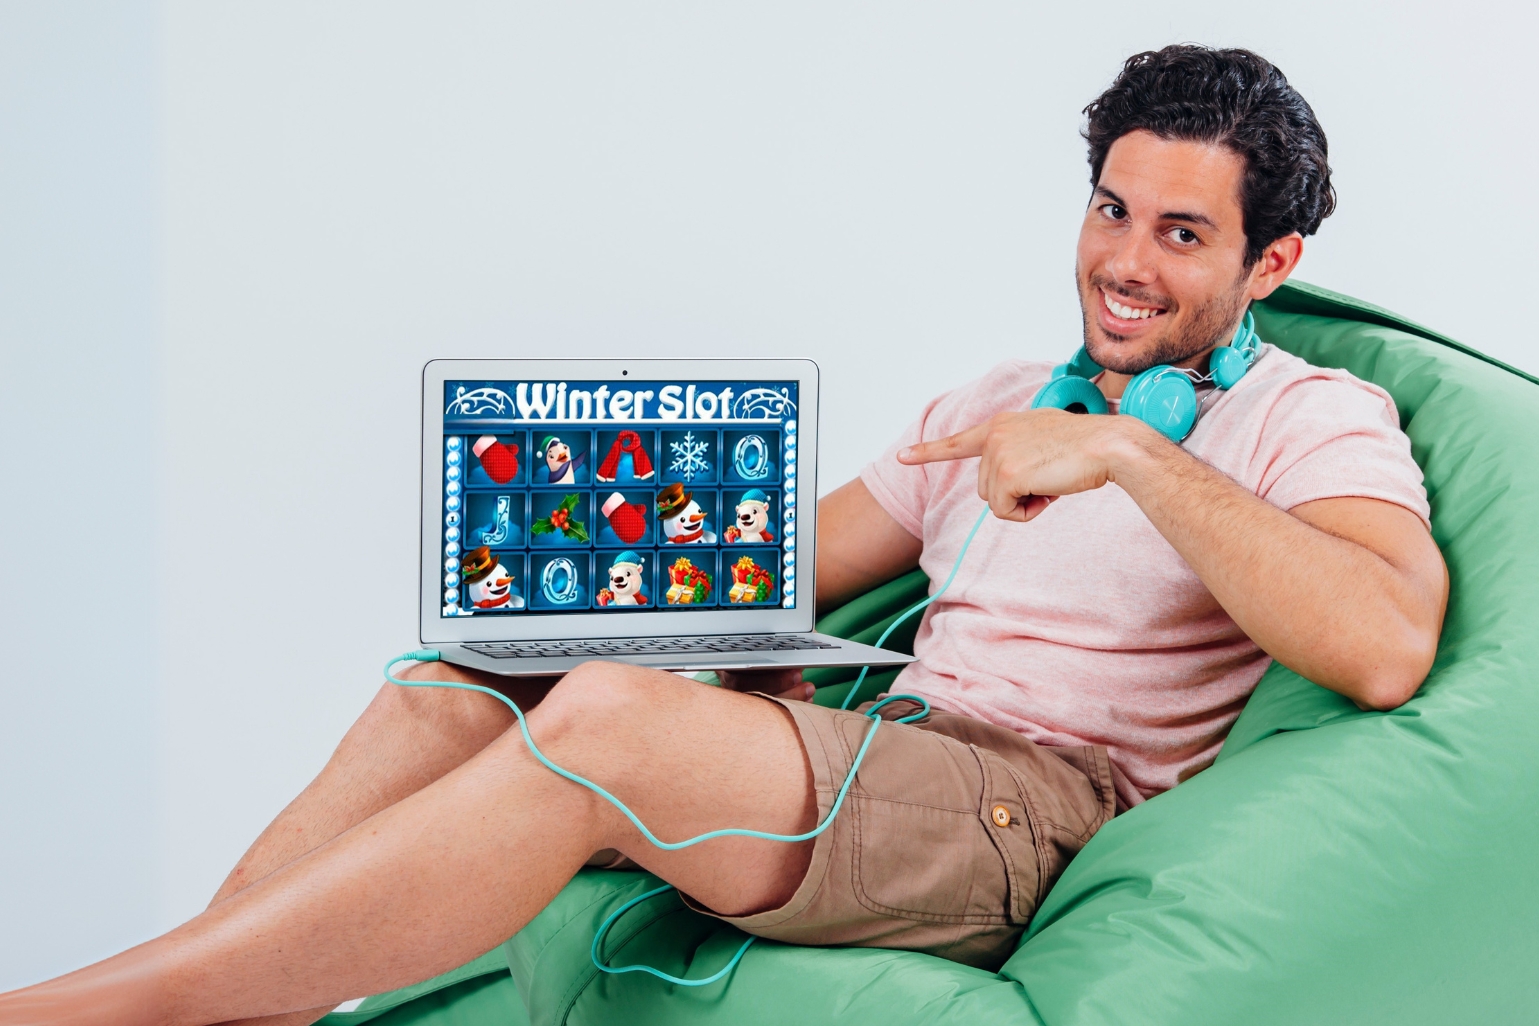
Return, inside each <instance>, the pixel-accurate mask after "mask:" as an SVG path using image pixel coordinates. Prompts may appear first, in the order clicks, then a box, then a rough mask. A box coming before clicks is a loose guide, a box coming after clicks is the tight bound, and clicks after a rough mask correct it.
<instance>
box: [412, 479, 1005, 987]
mask: <svg viewBox="0 0 1539 1026" xmlns="http://www.w3.org/2000/svg"><path fill="white" fill-rule="evenodd" d="M988 513H989V511H988V509H987V508H984V510H983V511H982V512H981V513H979V514H978V520H977V522H976V523H974V524H973V528H972V530H971V531H969V532H967V538H966V539H965V540H964V541H963V542H962V550H961V551H960V552H958V553H957V558H956V562H955V563H953V564H952V567H951V573H950V574H949V575H947V577H946V581H945V583H944V584H942V585H941V586H940V589H939V590H938V591H936V592H935V594H933V595H930V596H928V597H926V598H925V599H924V600H923V601H920V602H917V603H915V604H914V605H913V606H910V607H909V608H908V609H906V610H904V612H903V613H902V614H901V615H899V617H898V618H897V619H896V620H894V621H893V622H892V623H891V624H890V625H889V626H888V627H887V629H886V630H885V631H883V632H882V635H881V637H879V638H877V640H876V647H877V648H880V647H881V646H882V644H883V643H884V642H885V641H886V640H887V638H888V636H889V635H891V634H892V632H893V630H894V629H895V628H896V627H897V626H898V624H900V623H902V622H903V621H904V620H907V619H908V618H909V617H910V616H912V615H913V614H914V613H917V612H919V611H920V610H921V609H923V608H925V607H926V606H928V605H929V604H930V603H931V602H934V601H935V600H936V599H938V598H940V597H941V595H942V594H944V593H945V591H946V589H947V588H949V587H951V582H952V581H954V580H956V576H957V571H958V570H960V569H961V568H962V558H963V557H964V556H966V555H967V550H968V548H969V547H971V545H972V543H973V537H974V536H975V535H976V534H977V533H978V529H979V528H980V527H982V526H983V521H984V518H985V517H987V516H988ZM439 658H440V653H439V652H438V650H437V649H433V648H419V649H415V650H413V651H411V652H406V653H403V654H401V655H398V656H396V657H395V658H394V659H391V660H390V661H389V662H387V663H386V664H385V679H386V680H388V681H389V682H390V683H392V684H398V685H400V686H401V687H403V688H454V689H456V690H459V691H479V692H481V693H482V694H483V695H490V696H492V697H493V698H495V699H497V701H499V702H501V703H502V704H503V705H505V706H507V707H508V708H509V709H511V710H513V715H514V716H515V717H516V718H517V719H518V729H519V732H520V733H521V734H522V735H523V738H524V744H525V745H527V746H528V748H529V751H530V753H531V754H532V755H533V756H534V757H535V758H536V759H537V760H538V761H539V762H540V764H541V765H543V766H544V767H545V768H546V769H548V770H550V771H551V772H552V773H555V774H556V775H557V776H560V777H564V778H566V779H567V780H570V781H571V782H572V783H574V784H578V785H581V786H582V787H586V788H587V789H588V790H590V791H592V792H593V793H594V794H596V795H598V796H599V797H600V798H603V799H604V800H605V801H607V802H608V803H609V804H611V805H613V806H614V807H615V808H616V809H618V810H620V813H621V814H622V815H624V816H625V818H626V819H627V820H629V821H630V823H631V825H632V826H634V827H635V828H636V829H637V830H638V831H640V832H641V836H643V837H645V838H646V839H647V843H649V844H651V845H652V846H653V847H655V848H661V849H663V850H664V851H678V850H679V849H680V848H688V847H690V846H692V845H696V844H699V843H701V842H702V841H709V840H712V839H714V838H717V837H753V838H757V839H759V840H763V841H783V842H785V843H787V844H794V843H797V842H799V841H810V840H812V839H813V838H814V837H817V836H818V835H819V834H821V833H822V832H823V831H825V830H827V829H828V828H829V826H831V825H832V824H833V822H834V817H835V816H837V815H838V814H839V810H840V808H841V807H842V806H843V805H844V798H845V795H847V794H848V793H849V790H850V786H851V785H852V784H854V782H855V775H856V773H857V772H859V770H860V764H861V762H862V761H864V760H865V758H866V750H867V749H869V748H870V747H871V741H872V739H873V738H875V737H876V731H877V728H879V727H880V726H881V725H882V718H881V717H880V716H879V715H877V714H878V713H879V712H880V711H881V709H882V707H883V706H885V705H887V704H888V703H889V702H897V701H902V700H907V701H910V702H918V703H919V705H920V707H921V708H920V710H919V711H918V712H915V713H910V714H909V715H907V716H902V717H899V718H898V719H897V720H896V721H895V722H897V723H910V722H912V721H914V720H918V719H923V718H924V717H926V716H928V715H929V714H930V703H929V702H927V701H925V700H924V699H923V698H921V697H920V696H918V695H888V696H887V697H886V698H884V699H882V700H881V701H880V702H877V703H876V704H874V705H873V706H871V708H869V709H867V710H866V711H865V712H864V713H863V714H862V715H865V716H869V717H870V718H871V729H870V730H868V731H866V736H865V738H864V740H862V741H861V743H860V748H859V749H858V750H857V751H856V752H855V759H854V761H853V762H851V763H850V771H849V773H847V774H846V775H845V778H844V783H843V784H842V785H840V787H839V793H838V795H836V796H835V798H834V804H833V806H832V807H831V808H830V809H829V810H828V815H827V816H825V817H823V821H822V822H821V823H819V824H818V825H817V826H816V827H814V828H813V829H811V830H809V831H807V832H806V833H802V834H772V833H769V832H767V831H764V830H749V829H746V828H743V827H726V828H723V829H720V830H708V831H706V832H705V833H703V834H696V835H695V836H694V837H688V838H685V839H684V840H682V841H672V842H670V841H663V840H660V839H659V838H658V837H657V835H656V834H654V833H652V831H651V830H650V829H648V828H647V825H646V824H645V823H643V822H642V821H641V818H640V817H638V816H637V815H636V814H635V813H634V812H632V811H631V810H630V808H629V807H628V806H627V805H626V804H625V803H624V802H622V801H621V800H620V799H618V798H616V797H615V796H614V795H612V794H610V793H609V792H608V791H606V790H605V789H604V788H603V787H601V786H600V785H598V784H595V783H594V782H593V781H591V780H588V779H586V778H585V777H580V776H578V775H577V774H576V773H573V772H572V771H571V770H568V769H564V768H563V767H561V766H558V765H556V764H555V763H554V762H552V761H551V760H550V759H549V758H548V757H546V755H545V753H544V752H542V751H540V746H539V745H537V744H535V743H534V737H533V736H532V735H531V734H530V733H529V723H528V721H527V720H525V719H524V711H523V710H522V709H520V708H519V707H518V704H517V703H516V702H514V701H513V700H512V699H511V698H509V697H508V696H507V695H504V694H502V692H500V691H495V690H493V689H492V688H488V687H483V686H482V685H480V684H464V683H460V682H458V681H429V680H401V679H400V678H399V677H396V676H393V675H392V674H391V673H390V671H391V670H392V669H393V668H394V667H395V664H396V663H402V662H406V661H408V660H411V661H414V662H420V663H431V662H437V661H438V660H439ZM870 669H871V667H870V666H869V665H868V666H864V667H861V671H860V675H859V676H858V677H856V678H855V683H854V685H852V686H851V688H850V692H849V694H847V695H845V697H844V704H843V705H841V706H840V707H839V708H841V709H847V708H848V707H849V704H850V700H851V699H852V698H853V697H854V696H855V693H856V691H858V690H859V689H860V685H861V682H862V681H864V680H865V679H866V673H867V672H868V671H869V670H870ZM673 889H674V888H673V886H672V885H671V884H664V885H663V886H661V887H657V888H654V889H652V890H650V891H647V892H646V893H645V894H641V895H638V896H637V897H635V898H632V899H631V900H630V901H628V902H626V903H625V904H624V905H621V906H620V907H619V908H618V909H616V910H615V911H614V912H611V913H610V914H609V917H608V918H607V919H605V920H604V922H603V923H602V924H601V925H600V926H599V928H598V931H597V932H596V933H595V934H594V935H593V944H592V946H591V947H590V948H589V957H590V958H591V959H592V961H593V964H594V966H595V967H596V968H597V969H598V970H599V971H600V972H604V973H611V974H619V973H634V972H644V973H650V974H651V975H653V976H656V977H657V978H658V979H660V980H664V981H666V982H668V983H673V984H676V985H678V986H681V987H703V986H705V985H706V984H709V983H715V982H716V981H717V980H719V979H721V978H722V977H723V976H726V975H727V974H728V973H729V972H731V971H732V969H733V967H735V966H736V965H737V964H738V962H740V961H742V958H743V955H744V954H745V953H746V952H747V951H748V948H749V946H750V945H751V944H753V942H754V938H753V937H752V936H750V937H749V938H748V939H747V940H746V941H744V942H743V945H742V947H740V948H738V949H737V954H735V955H733V956H732V959H731V960H730V961H729V962H728V963H727V964H726V965H725V966H723V967H722V968H721V969H720V970H719V971H718V972H716V973H713V974H712V975H710V976H708V977H706V978H705V979H701V980H687V979H683V978H681V977H678V976H670V975H669V974H668V973H665V972H662V971H660V970H657V969H653V968H652V967H651V966H647V965H626V966H610V965H606V964H605V963H604V961H603V959H602V958H601V957H600V955H599V948H600V946H601V944H602V942H603V939H604V935H605V934H606V933H607V932H608V931H609V928H610V926H612V925H613V924H614V922H615V920H617V919H619V918H620V916H622V915H623V914H625V913H626V912H627V911H629V910H630V909H631V908H633V907H635V906H636V905H638V904H640V903H641V902H643V901H646V900H647V899H648V898H651V897H655V896H656V895H659V894H662V893H664V892H666V891H670V890H673Z"/></svg>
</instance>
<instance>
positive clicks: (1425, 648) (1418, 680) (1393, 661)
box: [1351, 637, 1437, 712]
mask: <svg viewBox="0 0 1539 1026" xmlns="http://www.w3.org/2000/svg"><path fill="white" fill-rule="evenodd" d="M1436 656H1437V638H1436V637H1433V638H1431V639H1417V643H1415V644H1412V645H1408V646H1406V647H1404V648H1402V649H1401V650H1400V651H1398V652H1396V653H1395V657H1394V658H1389V659H1384V660H1382V661H1381V662H1380V663H1379V664H1378V665H1376V666H1374V667H1373V668H1372V669H1371V670H1370V671H1369V672H1368V673H1366V674H1364V676H1363V677H1362V678H1361V679H1360V680H1359V681H1358V683H1357V686H1356V687H1354V688H1353V689H1352V695H1351V697H1352V698H1353V699H1354V700H1355V701H1356V702H1357V704H1358V705H1360V706H1362V707H1363V708H1364V709H1376V710H1378V711H1380V712H1388V711H1389V710H1391V709H1398V708H1400V707H1401V706H1402V705H1404V704H1405V703H1407V702H1409V701H1410V700H1411V698H1412V697H1413V696H1415V694H1416V692H1417V691H1419V690H1420V689H1421V686H1422V683H1423V682H1424V681H1425V680H1426V679H1427V674H1429V673H1431V672H1432V661H1433V659H1434V658H1436Z"/></svg>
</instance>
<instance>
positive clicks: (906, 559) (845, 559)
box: [718, 477, 920, 701]
mask: <svg viewBox="0 0 1539 1026" xmlns="http://www.w3.org/2000/svg"><path fill="white" fill-rule="evenodd" d="M919 549H920V543H919V539H918V538H915V537H914V536H913V535H911V534H909V533H908V532H907V531H905V530H904V529H903V527H902V525H900V524H899V523H898V522H897V521H896V520H894V519H893V518H892V515H891V514H890V513H888V512H887V511H886V510H885V509H883V508H882V506H881V503H879V502H877V501H876V499H875V497H874V496H872V494H871V491H870V490H869V489H868V488H867V487H866V485H865V482H863V481H861V479H860V478H858V477H857V478H856V479H855V480H853V481H851V482H850V483H848V484H846V485H843V486H841V487H839V488H837V489H835V490H834V491H832V492H830V493H829V494H828V495H826V496H824V497H823V498H822V499H819V500H818V568H817V569H818V573H817V588H818V590H817V597H816V599H817V609H818V612H819V615H821V614H822V613H823V612H824V611H825V610H828V609H832V608H834V607H835V606H838V605H839V604H840V603H842V602H845V601H847V600H849V599H851V598H854V597H855V596H856V595H859V594H861V593H862V592H865V591H868V590H870V589H871V588H874V587H875V586H876V585H878V584H882V583H884V582H886V581H890V580H892V579H893V578H894V577H897V576H898V575H899V574H901V573H906V572H907V571H909V570H912V569H914V567H916V566H918V565H919ZM718 676H720V677H721V682H722V683H723V684H724V685H725V686H727V687H729V688H731V689H732V690H734V691H763V692H765V693H766V694H771V695H779V696H780V697H782V698H790V699H798V698H799V699H801V700H802V701H811V700H812V693H813V691H814V688H813V686H812V685H811V684H807V683H804V682H803V681H802V671H800V670H756V671H751V672H747V673H731V672H728V673H722V674H719V675H718Z"/></svg>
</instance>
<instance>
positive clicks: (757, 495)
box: [737, 488, 769, 506]
mask: <svg viewBox="0 0 1539 1026" xmlns="http://www.w3.org/2000/svg"><path fill="white" fill-rule="evenodd" d="M737 501H738V502H740V503H741V502H762V503H764V505H766V506H768V505H769V496H768V495H765V494H764V492H763V491H762V490H760V489H758V488H750V489H748V491H746V492H744V493H743V497H742V498H741V499H739V500H737Z"/></svg>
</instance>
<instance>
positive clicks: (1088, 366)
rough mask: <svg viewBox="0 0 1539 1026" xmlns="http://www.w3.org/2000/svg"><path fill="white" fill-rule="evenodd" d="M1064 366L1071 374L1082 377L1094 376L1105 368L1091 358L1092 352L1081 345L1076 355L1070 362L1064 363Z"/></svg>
mask: <svg viewBox="0 0 1539 1026" xmlns="http://www.w3.org/2000/svg"><path fill="white" fill-rule="evenodd" d="M1064 367H1065V368H1066V369H1067V370H1068V372H1069V373H1070V374H1074V375H1077V376H1078V377H1081V378H1093V377H1095V376H1096V375H1097V374H1099V373H1101V371H1102V370H1103V368H1102V367H1101V365H1100V364H1098V363H1096V362H1095V361H1094V360H1092V359H1091V358H1090V354H1089V353H1088V352H1086V351H1085V347H1084V346H1080V347H1079V349H1078V350H1076V351H1075V353H1074V356H1073V357H1072V358H1071V359H1070V360H1069V362H1068V363H1066V364H1064Z"/></svg>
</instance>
